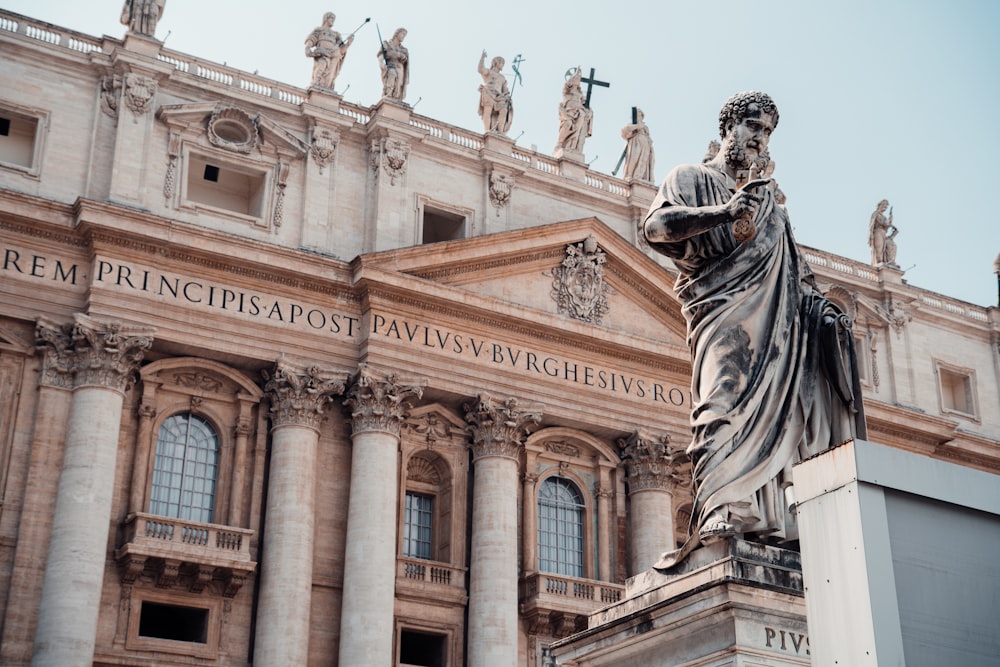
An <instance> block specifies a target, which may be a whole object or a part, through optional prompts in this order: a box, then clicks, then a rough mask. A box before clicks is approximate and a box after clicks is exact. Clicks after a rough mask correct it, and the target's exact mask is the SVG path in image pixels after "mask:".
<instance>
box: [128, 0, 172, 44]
mask: <svg viewBox="0 0 1000 667" xmlns="http://www.w3.org/2000/svg"><path fill="white" fill-rule="evenodd" d="M165 3H166V0H125V6H124V7H122V17H121V20H122V24H124V25H127V26H128V29H129V31H130V32H134V33H136V34H137V35H145V36H146V37H155V36H156V23H157V22H158V21H159V20H160V17H161V16H163V5H164V4H165Z"/></svg>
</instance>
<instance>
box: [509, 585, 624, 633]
mask: <svg viewBox="0 0 1000 667" xmlns="http://www.w3.org/2000/svg"><path fill="white" fill-rule="evenodd" d="M624 592H625V587H624V586H621V585H619V584H612V583H609V582H607V581H595V580H593V579H578V578H576V577H568V576H564V575H559V574H551V573H549V572H532V573H529V574H527V575H525V576H524V577H522V578H521V583H520V590H519V593H518V599H519V602H520V607H521V614H522V615H523V616H525V617H526V618H527V619H528V622H529V625H530V632H531V633H533V634H541V635H548V636H551V637H567V636H569V635H571V634H573V633H574V632H576V631H578V630H582V629H585V628H586V627H587V617H588V616H589V615H590V614H592V613H593V612H595V611H597V610H598V609H602V608H604V607H607V606H608V605H611V604H614V603H616V602H619V601H620V600H621V599H622V595H624Z"/></svg>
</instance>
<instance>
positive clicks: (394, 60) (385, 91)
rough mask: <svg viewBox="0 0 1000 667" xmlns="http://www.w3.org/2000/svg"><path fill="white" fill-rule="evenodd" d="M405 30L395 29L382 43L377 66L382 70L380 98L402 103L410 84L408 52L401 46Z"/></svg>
mask: <svg viewBox="0 0 1000 667" xmlns="http://www.w3.org/2000/svg"><path fill="white" fill-rule="evenodd" d="M404 37H406V28H397V29H396V32H394V33H393V35H392V37H391V38H390V39H386V40H383V41H382V48H380V49H379V51H378V64H379V67H380V68H381V69H382V96H383V97H389V98H392V99H394V100H399V101H403V98H405V97H406V86H407V85H408V84H409V83H410V52H409V51H407V50H406V47H405V46H403V38H404Z"/></svg>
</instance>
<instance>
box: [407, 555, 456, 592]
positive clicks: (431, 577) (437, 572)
mask: <svg viewBox="0 0 1000 667" xmlns="http://www.w3.org/2000/svg"><path fill="white" fill-rule="evenodd" d="M396 589H397V590H399V591H408V592H410V593H411V594H413V595H417V596H421V595H429V596H432V597H442V596H443V597H448V598H454V599H456V600H457V601H464V599H465V568H462V567H453V566H451V565H449V564H448V563H442V562H440V561H435V560H424V559H422V558H406V557H399V558H397V559H396Z"/></svg>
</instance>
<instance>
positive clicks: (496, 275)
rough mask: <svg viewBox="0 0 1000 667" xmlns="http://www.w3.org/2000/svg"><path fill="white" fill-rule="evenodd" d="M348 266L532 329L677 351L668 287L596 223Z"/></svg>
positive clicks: (676, 315) (681, 341)
mask: <svg viewBox="0 0 1000 667" xmlns="http://www.w3.org/2000/svg"><path fill="white" fill-rule="evenodd" d="M357 266H358V267H359V268H360V269H362V271H368V272H369V273H370V272H372V271H378V272H388V273H395V274H398V275H399V276H401V277H403V276H405V277H406V278H408V280H407V281H406V284H409V285H412V284H413V280H412V279H413V278H417V279H418V280H419V281H421V282H423V281H426V283H428V284H429V285H428V287H429V286H430V284H432V285H435V286H439V287H442V288H446V290H445V294H446V295H450V296H449V298H450V299H451V300H453V301H466V302H470V301H472V300H474V302H475V303H474V304H472V303H470V305H476V306H478V307H485V308H491V305H490V304H491V303H492V304H495V306H493V307H495V308H500V307H501V304H503V305H504V306H511V307H516V308H519V309H527V311H525V312H524V314H523V317H525V318H531V319H532V321H534V322H537V323H538V324H539V326H551V327H557V328H573V329H577V328H579V327H583V330H584V331H587V330H588V329H589V335H592V336H597V337H607V336H610V335H616V334H625V335H627V336H638V337H641V338H644V339H651V340H654V341H659V342H663V343H667V344H670V345H676V346H685V323H684V319H683V317H682V315H681V311H680V304H679V303H678V301H677V298H676V296H675V295H674V292H673V282H674V277H673V276H672V275H671V274H670V273H669V272H668V271H667V270H665V269H664V268H663V267H662V266H660V265H659V264H657V263H656V262H654V261H653V260H651V259H650V258H649V257H647V256H646V255H645V254H643V253H642V252H641V251H640V250H639V249H638V248H636V247H634V246H633V245H632V244H631V243H630V242H629V241H628V240H626V239H624V238H622V236H621V235H619V234H618V233H616V232H615V231H614V230H612V229H611V228H610V227H608V226H607V225H605V224H604V223H603V222H601V221H600V220H598V219H597V218H585V219H581V220H571V221H567V222H559V223H554V224H551V225H546V226H542V227H533V228H529V229H522V230H514V231H509V232H501V233H498V234H491V235H488V236H481V237H476V238H471V239H462V240H457V241H448V242H444V243H435V244H429V245H423V246H416V247H410V248H403V249H399V250H391V251H385V252H379V253H372V254H369V255H363V256H362V257H360V258H358V264H357ZM400 284H401V285H402V284H404V283H402V282H401V283H400ZM418 285H419V283H418ZM416 289H418V290H419V289H420V288H419V286H418V287H417V288H416Z"/></svg>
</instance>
